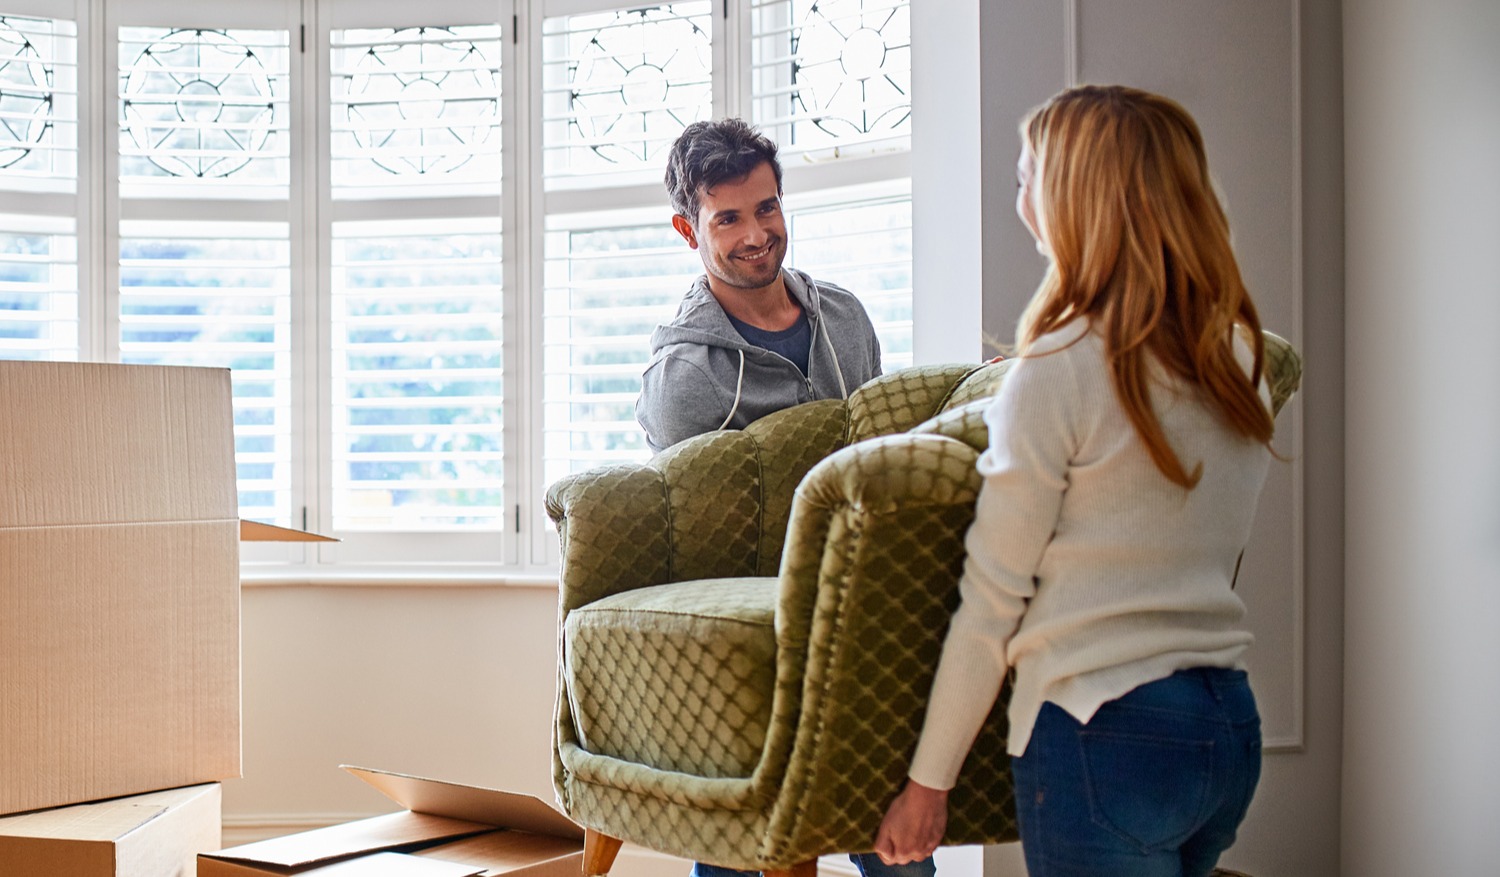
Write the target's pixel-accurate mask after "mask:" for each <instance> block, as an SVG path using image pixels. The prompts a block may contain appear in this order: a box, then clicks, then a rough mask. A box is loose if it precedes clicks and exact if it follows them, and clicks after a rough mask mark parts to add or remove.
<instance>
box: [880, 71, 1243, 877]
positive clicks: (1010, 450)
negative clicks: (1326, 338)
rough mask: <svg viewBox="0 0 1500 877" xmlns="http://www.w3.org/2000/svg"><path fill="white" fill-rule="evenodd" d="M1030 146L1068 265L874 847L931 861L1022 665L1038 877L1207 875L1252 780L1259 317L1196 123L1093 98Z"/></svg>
mask: <svg viewBox="0 0 1500 877" xmlns="http://www.w3.org/2000/svg"><path fill="white" fill-rule="evenodd" d="M1021 133H1022V141H1023V147H1022V152H1021V157H1020V160H1019V162H1018V165H1017V170H1018V182H1019V186H1020V192H1019V193H1018V195H1017V197H1016V209H1017V212H1018V213H1019V214H1020V216H1021V219H1022V221H1023V222H1025V224H1026V227H1027V228H1029V229H1030V230H1031V233H1032V235H1033V236H1035V238H1036V240H1037V246H1038V248H1039V249H1040V250H1041V251H1042V252H1043V253H1044V254H1045V255H1046V256H1047V258H1048V260H1049V262H1050V264H1049V266H1048V270H1047V275H1046V278H1045V279H1044V280H1043V281H1042V285H1041V287H1040V288H1039V289H1038V290H1037V292H1036V294H1035V296H1034V297H1033V298H1032V300H1031V303H1030V305H1028V307H1027V310H1026V312H1025V314H1024V315H1023V316H1022V318H1021V322H1020V327H1019V329H1018V332H1017V348H1018V350H1019V353H1020V357H1019V360H1018V361H1017V362H1016V363H1015V365H1014V366H1013V367H1012V370H1011V372H1010V373H1009V375H1008V376H1007V377H1006V380H1005V382H1004V383H1003V385H1002V388H1001V390H1000V392H999V393H998V395H997V396H996V398H995V401H994V403H993V404H992V406H991V407H990V409H989V411H988V413H987V414H986V422H987V424H988V426H989V434H990V447H989V450H988V451H986V452H985V453H984V455H982V456H981V457H980V460H979V471H980V474H981V475H982V476H983V478H984V482H983V486H982V488H981V490H980V494H979V500H978V505H977V508H976V514H975V519H974V524H973V525H972V527H971V528H970V530H969V533H968V536H967V540H966V545H967V548H968V554H969V556H968V560H967V561H966V563H965V566H964V574H963V579H962V582H961V584H960V591H961V594H962V598H963V602H962V604H961V606H960V607H959V609H958V611H957V613H955V615H954V617H953V623H952V626H951V628H950V630H949V632H948V637H947V639H946V641H945V642H944V645H943V654H942V660H941V662H940V664H939V666H938V671H937V677H936V679H935V681H934V683H933V688H932V696H931V700H930V702H929V705H928V711H927V717H926V721H925V724H924V726H923V730H922V736H921V741H920V743H919V744H918V747H917V752H916V755H915V757H914V759H913V762H912V766H911V770H910V772H909V780H908V783H907V785H906V787H905V788H904V789H903V790H902V792H901V794H900V795H899V796H898V797H897V798H896V800H895V801H894V802H893V803H892V805H891V808H890V810H889V811H888V813H887V815H886V817H885V821H884V822H883V823H882V825H881V828H880V832H879V834H878V836H877V838H876V851H877V852H878V853H879V854H880V855H881V857H882V859H884V860H886V861H890V862H905V861H909V860H912V859H915V858H920V857H923V856H926V855H927V854H929V853H931V852H932V850H933V848H934V847H935V846H936V845H937V844H938V842H939V841H940V840H941V838H942V834H943V828H944V825H945V823H946V818H947V791H946V790H948V789H950V788H952V786H953V784H954V782H955V780H956V778H957V776H958V772H959V768H960V767H961V766H962V764H963V760H964V757H965V756H966V755H967V753H968V750H969V748H970V746H972V745H973V741H974V738H975V736H976V735H977V734H978V731H979V729H980V726H981V725H982V723H983V722H984V719H985V716H986V715H987V713H988V712H989V710H990V707H991V706H992V705H993V703H994V701H995V698H996V697H997V696H998V694H999V691H1000V684H1001V680H1002V679H1003V677H1004V676H1005V674H1006V672H1007V671H1008V670H1012V669H1013V670H1014V672H1015V681H1014V687H1013V692H1012V696H1011V701H1010V705H1009V714H1010V738H1009V741H1008V749H1009V751H1010V754H1011V756H1012V759H1013V760H1012V772H1013V774H1014V779H1015V791H1016V802H1017V806H1016V810H1017V816H1018V818H1019V823H1020V830H1021V844H1022V848H1023V851H1024V853H1025V856H1026V863H1027V869H1028V871H1029V872H1030V874H1031V875H1032V877H1064V875H1068V877H1071V875H1080V877H1081V875H1110V877H1137V875H1140V877H1146V875H1150V877H1156V875H1164V877H1165V875H1171V877H1179V875H1185V877H1200V875H1207V874H1209V872H1210V871H1211V870H1212V869H1213V866H1214V864H1215V862H1216V861H1217V860H1218V857H1219V854H1220V853H1222V852H1223V851H1224V850H1225V849H1226V848H1228V847H1229V845H1230V844H1231V843H1232V842H1233V840H1234V835H1235V830H1236V828H1237V827H1238V825H1239V823H1240V821H1241V820H1242V819H1243V818H1244V815H1245V811H1246V808H1247V807H1248V806H1249V803H1250V798H1251V796H1252V795H1253V793H1254V790H1255V785H1256V782H1257V780H1258V779H1259V775H1260V719H1259V715H1258V714H1257V712H1256V707H1255V700H1254V698H1253V696H1252V695H1251V692H1250V688H1249V685H1248V682H1247V679H1246V676H1245V673H1244V671H1243V669H1242V666H1243V664H1242V655H1243V653H1244V651H1245V649H1246V647H1248V646H1249V644H1250V642H1251V639H1252V637H1251V635H1250V633H1249V632H1248V631H1247V630H1246V629H1245V627H1244V625H1243V623H1242V616H1243V614H1244V606H1243V604H1242V603H1241V602H1240V600H1239V598H1238V597H1237V596H1235V594H1234V591H1233V587H1234V576H1235V573H1236V570H1237V566H1238V559H1239V557H1240V554H1241V552H1242V550H1243V548H1244V545H1245V542H1246V540H1247V539H1248V538H1249V535H1250V524H1251V518H1252V517H1253V514H1254V510H1255V504H1256V500H1257V498H1258V497H1259V494H1260V489H1261V485H1262V483H1263V481H1264V480H1265V475H1266V470H1267V467H1268V465H1269V461H1270V456H1271V451H1270V446H1269V443H1270V439H1271V432H1272V420H1271V414H1270V412H1269V409H1268V402H1267V399H1266V397H1265V396H1264V394H1263V390H1262V389H1261V365H1262V353H1263V351H1262V345H1261V335H1260V321H1259V319H1258V318H1257V316H1256V313H1255V307H1254V305H1253V304H1252V303H1251V301H1250V298H1249V296H1248V294H1247V293H1246V291H1245V287H1244V283H1243V282H1242V280H1241V278H1240V273H1239V269H1238V267H1237V266H1236V264H1235V259H1234V255H1233V253H1232V252H1231V250H1230V246H1229V226H1228V222H1227V220H1226V218H1225V215H1224V211H1223V209H1222V207H1221V206H1220V204H1219V201H1218V199H1217V197H1216V196H1215V194H1214V191H1213V186H1212V184H1211V182H1210V180H1209V175H1208V164H1207V161H1206V159H1205V156H1204V149H1203V138H1202V136H1201V135H1200V134H1199V132H1198V128H1197V125H1196V124H1195V123H1194V122H1193V120H1192V117H1191V116H1189V115H1188V113H1187V112H1186V111H1185V110H1184V109H1183V108H1182V107H1180V106H1179V105H1177V104H1176V103H1174V102H1172V101H1170V100H1167V99H1166V98H1162V97H1159V96H1157V95H1153V94H1148V93H1146V92H1142V91H1137V90H1135V89H1130V88H1123V87H1117V86H1114V87H1097V86H1085V87H1080V88H1074V89H1069V90H1067V91H1064V92H1062V93H1061V94H1059V95H1057V96H1056V97H1054V98H1052V99H1051V100H1049V101H1048V102H1047V103H1046V104H1044V105H1042V106H1041V107H1039V108H1037V109H1036V110H1034V111H1033V112H1032V113H1031V114H1030V115H1029V116H1028V117H1027V119H1026V120H1025V122H1024V123H1023V124H1022V127H1021Z"/></svg>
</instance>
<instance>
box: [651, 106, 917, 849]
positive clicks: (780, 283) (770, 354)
mask: <svg viewBox="0 0 1500 877" xmlns="http://www.w3.org/2000/svg"><path fill="white" fill-rule="evenodd" d="M666 184H667V193H668V195H669V197H670V198H671V200H672V209H673V211H674V212H675V214H676V215H674V216H673V217H672V227H673V228H675V229H677V232H678V234H681V235H682V237H683V239H684V240H686V241H687V244H688V246H690V247H692V248H693V249H695V250H697V251H698V255H699V256H700V257H701V258H702V259H703V268H704V272H705V273H704V275H703V276H702V277H699V278H698V279H697V280H696V281H695V282H694V283H693V287H692V288H691V289H690V290H688V293H687V295H686V296H685V297H684V298H683V300H682V304H681V305H680V306H679V307H678V309H677V316H676V317H675V318H674V319H673V320H672V322H670V323H668V324H666V325H664V326H659V327H657V329H656V331H655V332H653V333H652V335H651V363H650V365H648V366H647V367H646V373H645V375H644V377H643V378H642V380H641V396H640V399H639V400H637V402H636V406H635V413H636V419H637V420H639V421H640V423H641V426H642V427H644V428H645V430H646V442H647V443H648V444H649V445H650V446H651V449H652V450H653V451H660V450H661V449H663V448H666V447H669V446H671V445H674V444H676V443H677V442H680V441H682V440H683V439H687V438H692V437H693V436H695V435H701V434H702V433H705V432H710V431H712V430H715V429H728V428H735V429H738V428H740V427H743V426H745V425H746V424H748V423H750V422H752V421H754V420H757V419H759V418H761V417H764V416H765V415H767V414H770V413H772V412H773V411H779V410H781V409H782V408H788V407H791V406H793V405H797V404H799V403H802V402H810V401H812V400H814V399H840V398H848V396H849V393H850V392H852V391H853V390H854V389H855V388H856V387H858V386H859V385H860V384H863V383H864V382H866V381H868V380H870V379H871V378H873V377H875V376H876V375H879V374H880V342H879V341H877V340H876V338H875V328H874V326H872V325H871V324H870V318H869V316H868V315H867V314H866V313H865V309H864V306H863V305H861V304H860V303H859V300H858V299H856V298H855V297H854V295H853V294H852V293H850V292H849V291H848V290H845V289H840V288H839V287H837V286H834V285H832V284H829V283H822V282H820V281H816V280H813V279H812V278H811V277H809V276H808V275H806V274H804V273H803V272H801V271H796V270H792V269H789V268H788V269H783V267H782V264H781V262H782V260H783V259H784V258H785V257H786V246H787V233H786V217H785V216H783V215H782V212H781V164H780V163H779V162H778V161H777V160H776V144H774V143H772V142H771V141H770V140H769V139H767V138H766V137H764V136H762V135H761V134H759V133H758V132H756V131H755V129H753V128H751V127H750V126H749V125H747V124H745V123H744V122H743V121H741V120H739V119H725V120H723V121H720V122H695V123H693V124H692V125H689V126H688V127H687V129H686V130H684V131H683V132H682V136H680V137H678V138H677V142H676V143H674V144H673V145H672V152H671V156H670V157H669V158H668V162H667V176H666ZM849 858H850V859H851V860H853V861H854V864H855V866H856V867H857V868H858V869H859V872H860V873H861V874H863V875H865V877H931V875H932V874H933V873H934V872H935V867H934V865H933V861H932V859H931V858H928V859H925V860H923V861H920V862H911V863H908V864H902V865H887V864H885V863H883V862H881V861H880V857H879V856H877V855H876V854H875V853H864V854H857V855H850V857H849ZM753 874H754V872H751V871H735V870H732V869H728V868H720V867H717V866H714V865H706V864H703V863H701V862H700V863H698V864H697V865H695V866H694V867H693V877H749V875H753Z"/></svg>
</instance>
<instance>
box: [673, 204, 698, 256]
mask: <svg viewBox="0 0 1500 877" xmlns="http://www.w3.org/2000/svg"><path fill="white" fill-rule="evenodd" d="M672 227H673V228H675V229H677V233H678V234H680V235H682V239H683V240H685V241H687V245H688V246H690V247H692V248H693V249H695V250H696V249H698V233H697V231H695V230H694V229H693V224H692V223H691V222H688V218H687V217H686V216H683V215H682V214H681V213H678V214H675V215H673V217H672Z"/></svg>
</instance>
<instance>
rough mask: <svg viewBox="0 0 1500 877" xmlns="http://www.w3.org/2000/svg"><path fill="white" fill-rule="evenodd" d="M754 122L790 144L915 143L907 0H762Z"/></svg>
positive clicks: (830, 149)
mask: <svg viewBox="0 0 1500 877" xmlns="http://www.w3.org/2000/svg"><path fill="white" fill-rule="evenodd" d="M751 31H752V36H751V56H752V73H751V89H752V103H753V110H754V121H755V123H756V124H757V125H759V126H760V127H761V128H762V129H763V130H765V131H766V133H768V134H769V135H770V136H771V137H772V138H773V139H775V140H777V142H778V143H779V144H780V145H781V148H782V149H783V150H785V151H789V152H816V151H822V152H824V153H826V154H828V155H832V156H839V155H845V154H849V153H850V152H851V150H852V152H854V153H856V154H857V153H860V152H869V151H874V150H879V149H909V148H910V142H911V140H910V138H911V8H910V3H909V0H755V2H754V4H753V6H752V10H751Z"/></svg>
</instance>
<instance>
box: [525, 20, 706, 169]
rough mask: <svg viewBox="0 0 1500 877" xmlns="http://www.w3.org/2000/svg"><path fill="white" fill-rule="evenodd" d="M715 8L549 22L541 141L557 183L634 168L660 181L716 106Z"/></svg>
mask: <svg viewBox="0 0 1500 877" xmlns="http://www.w3.org/2000/svg"><path fill="white" fill-rule="evenodd" d="M710 12H711V5H710V4H709V3H706V2H690V3H672V4H665V5H661V6H650V7H643V8H637V9H630V10H620V11H613V12H604V13H590V14H584V15H568V16H559V17H556V18H549V19H547V20H546V22H545V23H544V25H543V37H542V125H543V133H542V137H543V151H544V158H543V166H544V173H545V175H546V177H547V178H548V181H549V183H551V184H556V183H559V182H561V181H562V180H565V179H566V178H570V177H588V176H591V175H599V174H616V175H630V174H632V172H634V173H633V177H635V178H639V177H641V176H642V175H644V176H645V177H648V178H650V179H660V177H661V168H662V166H663V162H664V161H665V155H666V151H667V149H668V148H669V147H670V146H671V145H672V141H673V140H675V139H676V138H677V135H678V134H680V133H681V132H682V129H683V128H684V127H686V126H687V125H688V124H690V123H692V122H695V121H698V120H700V119H706V118H708V117H709V115H710V113H711V112H712V108H713V80H712V69H713V48H712V45H711V40H710V31H709V28H710V27H711V14H710ZM632 181H635V180H634V179H632Z"/></svg>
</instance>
